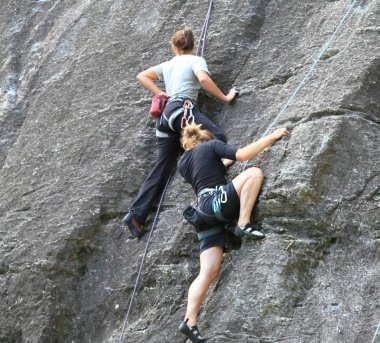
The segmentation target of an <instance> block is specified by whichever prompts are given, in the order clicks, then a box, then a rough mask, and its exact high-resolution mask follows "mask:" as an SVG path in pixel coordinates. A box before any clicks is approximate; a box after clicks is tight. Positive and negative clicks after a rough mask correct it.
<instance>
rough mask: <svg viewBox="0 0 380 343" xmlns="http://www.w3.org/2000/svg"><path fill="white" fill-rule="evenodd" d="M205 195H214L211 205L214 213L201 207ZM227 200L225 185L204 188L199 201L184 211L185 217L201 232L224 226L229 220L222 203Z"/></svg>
mask: <svg viewBox="0 0 380 343" xmlns="http://www.w3.org/2000/svg"><path fill="white" fill-rule="evenodd" d="M204 196H212V200H211V206H212V211H213V214H209V213H206V212H204V211H203V210H202V209H201V202H202V198H203V197H204ZM226 202H227V192H226V191H225V190H224V188H223V186H216V187H214V188H204V189H202V190H201V191H200V192H199V193H198V197H197V202H196V204H195V205H194V206H192V205H189V206H187V207H186V209H185V210H184V211H183V216H184V217H185V219H186V220H187V221H188V222H189V223H190V224H191V225H193V226H194V227H195V230H196V232H197V233H198V235H199V233H200V232H202V231H205V230H210V229H212V228H214V227H219V228H220V227H223V226H225V223H226V222H228V219H226V218H225V217H224V216H223V213H222V204H225V203H226Z"/></svg>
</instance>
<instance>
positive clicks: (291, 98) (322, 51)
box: [243, 0, 358, 170]
mask: <svg viewBox="0 0 380 343" xmlns="http://www.w3.org/2000/svg"><path fill="white" fill-rule="evenodd" d="M357 2H358V0H353V1H352V3H351V5H350V6H349V8H348V9H347V11H346V13H345V14H344V16H343V17H342V19H341V20H340V22H339V24H338V25H337V27H336V28H335V31H334V32H333V34H332V35H331V36H330V38H329V39H328V40H327V42H326V43H325V45H324V46H323V48H322V50H321V52H320V53H319V55H318V57H317V58H316V59H315V61H314V63H313V64H312V66H311V67H310V69H309V71H308V72H307V73H306V75H305V77H304V78H303V79H302V81H301V82H300V84H299V85H298V87H297V88H296V90H295V91H294V92H293V94H292V95H291V96H290V98H289V99H288V101H287V102H286V103H285V105H284V106H283V107H282V109H281V111H280V112H279V113H278V114H277V116H276V117H275V118H274V120H272V122H271V123H270V125H269V126H268V127H267V129H266V130H265V131H264V133H263V134H262V135H261V138H263V137H265V136H266V135H267V134H268V132H269V131H270V130H271V129H272V127H273V126H274V125H275V124H276V123H277V121H278V119H279V118H280V117H281V115H282V114H283V113H284V112H285V110H286V109H287V108H288V106H289V105H290V103H291V102H292V101H293V99H294V97H295V96H296V95H297V93H298V92H299V90H300V89H301V88H302V86H303V85H304V83H305V82H306V80H307V79H308V78H309V77H310V75H311V74H312V72H313V71H314V69H315V67H316V66H317V64H318V62H319V61H320V60H321V57H322V56H323V54H324V53H325V52H326V50H327V48H328V47H329V46H330V44H331V42H332V41H333V40H334V38H335V36H336V35H337V33H338V32H339V30H340V28H341V27H342V26H343V24H344V22H345V21H346V20H347V18H348V17H349V15H350V14H351V11H352V10H353V8H354V6H355V4H356V3H357ZM247 165H248V161H245V162H244V164H243V170H245V169H246V168H247Z"/></svg>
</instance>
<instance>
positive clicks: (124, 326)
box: [119, 170, 174, 343]
mask: <svg viewBox="0 0 380 343" xmlns="http://www.w3.org/2000/svg"><path fill="white" fill-rule="evenodd" d="M173 174H174V170H173V171H172V173H171V174H170V176H169V179H168V181H167V182H166V185H165V188H164V190H163V191H162V194H161V198H160V202H159V203H158V207H157V212H156V215H155V216H154V220H153V223H152V227H151V229H150V231H149V236H148V241H147V243H146V246H145V251H144V254H143V257H142V260H141V264H140V268H139V272H138V274H137V277H136V282H135V287H134V288H133V292H132V296H131V300H130V301H129V305H128V310H127V314H126V316H125V319H124V322H123V328H122V330H121V335H120V340H119V343H122V342H123V338H124V332H125V328H126V327H127V322H128V317H129V314H130V312H131V310H132V305H133V301H134V299H135V296H136V292H137V288H138V285H139V283H140V278H141V275H142V269H143V265H144V262H145V258H146V256H147V255H148V247H149V244H150V240H151V238H152V236H153V231H154V228H155V227H156V222H157V219H158V215H159V213H160V210H161V205H162V203H163V201H164V196H165V193H166V189H167V188H168V185H169V182H170V180H171V178H172V176H173Z"/></svg>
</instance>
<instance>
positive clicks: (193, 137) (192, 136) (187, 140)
mask: <svg viewBox="0 0 380 343" xmlns="http://www.w3.org/2000/svg"><path fill="white" fill-rule="evenodd" d="M201 126H202V124H199V125H197V124H195V123H193V124H191V125H188V126H186V127H185V128H184V129H183V130H182V137H181V144H182V147H183V149H184V150H190V149H192V148H194V147H196V146H197V145H198V144H201V143H204V142H208V141H211V140H213V139H215V137H214V135H213V134H212V133H211V132H210V131H208V130H203V129H201Z"/></svg>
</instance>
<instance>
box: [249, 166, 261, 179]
mask: <svg viewBox="0 0 380 343" xmlns="http://www.w3.org/2000/svg"><path fill="white" fill-rule="evenodd" d="M249 172H250V177H251V178H254V179H256V180H258V181H261V182H263V181H264V172H263V171H262V170H261V169H260V168H257V167H252V168H250V169H249Z"/></svg>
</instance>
